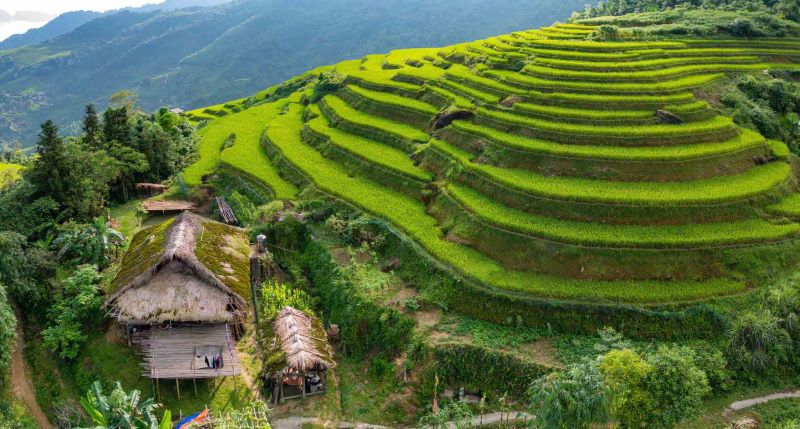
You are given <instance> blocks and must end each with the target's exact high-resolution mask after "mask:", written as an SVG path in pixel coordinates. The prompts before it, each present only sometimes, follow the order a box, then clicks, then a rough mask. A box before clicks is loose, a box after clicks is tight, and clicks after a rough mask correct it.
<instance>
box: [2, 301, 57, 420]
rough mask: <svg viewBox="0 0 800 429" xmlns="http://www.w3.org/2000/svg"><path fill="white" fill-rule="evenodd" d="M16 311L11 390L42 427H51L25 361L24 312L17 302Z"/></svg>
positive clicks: (10, 367) (11, 363)
mask: <svg viewBox="0 0 800 429" xmlns="http://www.w3.org/2000/svg"><path fill="white" fill-rule="evenodd" d="M12 305H14V311H15V312H16V314H17V336H16V338H15V339H14V350H13V351H12V352H11V362H10V365H9V369H10V372H11V392H12V394H13V395H14V397H15V398H17V399H18V400H19V401H20V402H22V403H23V404H24V405H25V408H27V409H28V413H30V416H31V417H33V419H34V420H36V423H37V424H38V425H39V427H41V428H42V429H51V428H52V427H53V425H51V424H50V421H49V420H48V419H47V416H46V415H45V414H44V412H43V411H42V408H41V407H39V403H38V402H37V401H36V392H35V390H34V388H33V382H31V371H30V368H28V365H27V363H26V362H25V354H24V353H25V342H24V341H23V336H22V335H23V329H22V314H21V313H20V311H19V308H17V306H16V305H15V304H13V303H12Z"/></svg>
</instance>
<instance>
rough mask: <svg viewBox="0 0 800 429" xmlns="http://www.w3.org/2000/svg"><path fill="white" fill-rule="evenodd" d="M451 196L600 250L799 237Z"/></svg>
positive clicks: (792, 228)
mask: <svg viewBox="0 0 800 429" xmlns="http://www.w3.org/2000/svg"><path fill="white" fill-rule="evenodd" d="M447 190H448V194H449V195H451V196H452V197H453V198H455V199H456V200H457V201H458V202H459V203H460V204H461V205H462V206H464V207H465V208H466V209H467V210H469V211H470V212H472V213H474V214H475V215H476V216H478V217H479V218H480V219H481V220H482V221H484V222H486V223H489V224H492V225H496V226H499V227H501V228H504V229H507V230H510V231H515V232H520V233H523V234H530V235H533V236H536V237H541V238H545V239H548V240H553V241H558V242H563V243H572V244H578V245H583V246H601V247H641V248H672V247H705V246H720V245H722V246H727V245H732V244H744V243H757V242H766V241H772V240H778V239H782V238H786V237H788V236H792V235H795V234H797V233H798V232H800V224H787V225H773V224H771V223H769V222H765V221H763V220H761V219H746V220H740V221H735V222H717V223H700V224H685V225H661V226H653V225H645V226H643V225H609V224H602V223H592V222H576V221H569V220H560V219H556V218H551V217H545V216H537V215H532V214H528V213H526V212H523V211H521V210H516V209H513V208H509V207H507V206H505V205H503V204H500V203H498V202H497V201H495V200H493V199H491V198H488V197H487V196H485V195H484V194H481V193H480V192H477V191H475V190H473V189H471V188H469V187H467V186H464V185H458V184H451V185H449V186H448V187H447Z"/></svg>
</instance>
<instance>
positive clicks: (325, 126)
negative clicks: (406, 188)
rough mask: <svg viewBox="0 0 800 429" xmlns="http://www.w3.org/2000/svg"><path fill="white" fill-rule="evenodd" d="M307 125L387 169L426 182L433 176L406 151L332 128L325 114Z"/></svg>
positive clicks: (313, 130)
mask: <svg viewBox="0 0 800 429" xmlns="http://www.w3.org/2000/svg"><path fill="white" fill-rule="evenodd" d="M306 126H307V127H308V129H309V130H311V131H312V132H314V133H315V134H317V135H320V136H323V137H325V138H327V139H328V141H329V142H330V143H331V144H333V145H334V146H336V147H338V148H340V149H343V150H345V151H347V152H350V153H352V154H354V155H356V156H358V157H359V158H362V159H364V160H367V161H369V162H371V163H374V164H377V165H379V166H381V167H383V168H385V169H388V170H390V171H395V172H397V173H398V174H401V175H404V176H408V177H410V178H413V179H416V180H421V181H425V182H427V181H428V180H430V178H431V175H430V174H429V173H427V172H426V171H424V170H422V169H421V168H419V167H417V166H416V165H414V161H412V160H411V158H410V157H409V156H408V154H406V153H405V152H403V151H401V150H399V149H396V148H393V147H391V146H387V145H385V144H382V143H378V142H376V141H374V140H370V139H366V138H364V137H361V136H357V135H354V134H349V133H346V132H344V131H341V130H338V129H336V128H332V127H330V125H329V123H328V120H327V119H326V118H325V117H324V116H317V117H316V118H314V119H311V120H310V121H308V122H307V123H306Z"/></svg>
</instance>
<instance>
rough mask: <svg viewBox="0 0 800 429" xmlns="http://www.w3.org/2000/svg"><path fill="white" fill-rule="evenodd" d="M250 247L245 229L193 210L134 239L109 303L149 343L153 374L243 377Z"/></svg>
mask: <svg viewBox="0 0 800 429" xmlns="http://www.w3.org/2000/svg"><path fill="white" fill-rule="evenodd" d="M249 252H250V248H249V240H248V237H247V234H246V233H245V231H244V230H242V229H239V228H235V227H231V226H228V225H224V224H221V223H219V222H214V221H212V220H209V219H206V218H203V217H201V216H198V215H196V214H193V213H190V212H184V213H182V214H180V215H178V216H177V217H175V218H173V219H171V220H168V221H166V222H164V223H162V224H160V225H156V226H153V227H150V228H147V229H145V230H142V231H140V232H139V233H138V234H136V235H135V236H134V237H133V239H132V240H131V246H130V249H129V250H128V252H127V253H126V254H125V257H124V259H123V261H122V267H121V268H120V270H119V272H118V273H117V276H116V278H115V279H114V281H113V282H112V288H111V291H110V293H109V296H108V298H107V300H106V303H105V306H106V308H108V309H109V314H110V315H111V316H113V317H114V318H115V319H117V321H118V322H119V323H120V325H121V327H122V328H123V330H124V332H125V336H126V338H128V340H129V341H132V342H134V343H137V344H138V345H139V346H141V348H142V354H143V357H144V360H145V362H144V364H143V366H144V368H145V376H147V377H150V378H174V379H181V378H209V377H218V376H225V375H236V374H238V372H239V369H238V357H237V356H236V351H235V348H234V346H233V345H234V340H235V338H236V337H238V336H239V335H240V334H241V332H242V331H243V329H244V322H245V318H246V315H247V303H248V301H249V299H250V296H251V293H250V260H249Z"/></svg>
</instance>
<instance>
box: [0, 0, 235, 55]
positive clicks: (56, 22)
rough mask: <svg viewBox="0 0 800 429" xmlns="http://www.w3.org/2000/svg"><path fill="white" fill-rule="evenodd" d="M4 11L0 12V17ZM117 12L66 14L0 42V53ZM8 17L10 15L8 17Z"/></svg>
mask: <svg viewBox="0 0 800 429" xmlns="http://www.w3.org/2000/svg"><path fill="white" fill-rule="evenodd" d="M229 1H231V0H166V1H165V2H163V3H155V4H148V5H144V6H142V7H138V8H126V9H124V10H128V11H134V12H136V11H138V12H152V11H156V10H167V11H168V10H175V9H183V8H187V7H195V6H200V7H208V6H216V5H219V4H223V3H227V2H229ZM3 12H4V11H0V15H1V14H2V13H3ZM117 12H118V11H116V10H115V11H111V12H105V13H101V12H92V11H87V10H79V11H74V12H66V13H62V14H61V15H59V16H57V17H56V18H54V19H53V20H51V21H50V22H48V23H47V24H45V25H43V26H42V27H39V28H33V29H30V30H28V31H27V32H25V33H23V34H15V35H13V36H11V37H9V38H7V39H5V40H3V41H2V42H0V51H4V50H7V49H14V48H18V47H20V46H27V45H35V44H38V43H42V42H44V41H47V40H50V39H53V38H55V37H58V36H61V35H63V34H67V33H69V32H70V31H72V30H74V29H76V28H78V27H80V26H81V25H83V24H86V23H87V22H89V21H91V20H93V19H95V18H97V17H100V16H107V15H110V14H113V13H117ZM9 16H10V15H9Z"/></svg>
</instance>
